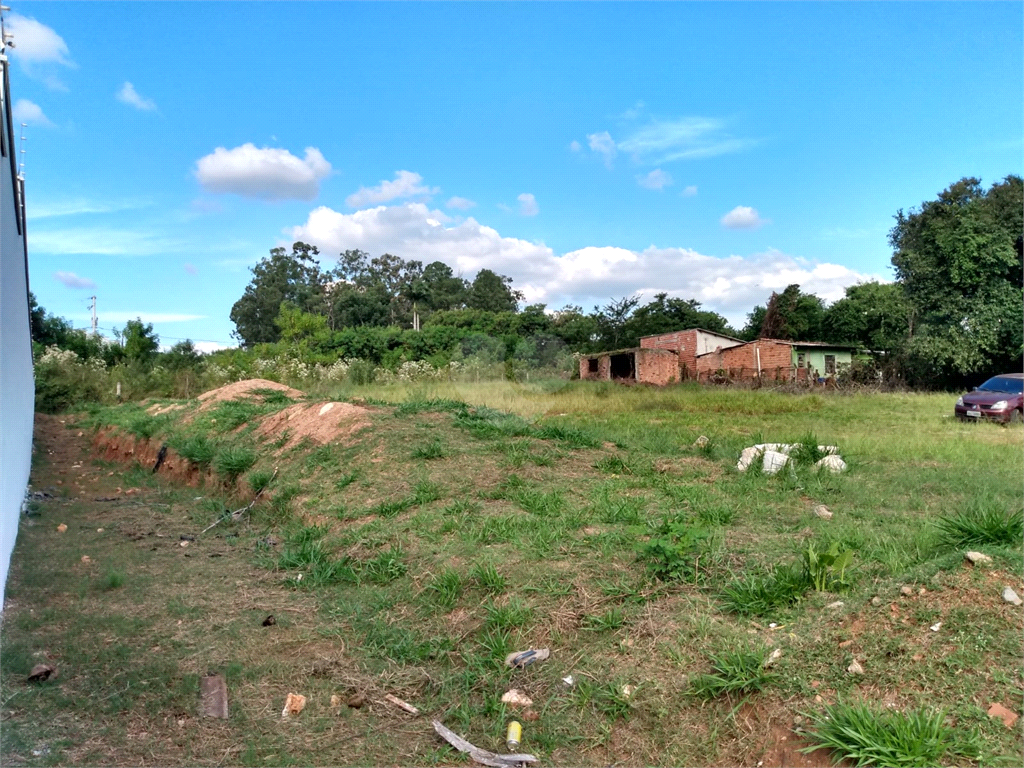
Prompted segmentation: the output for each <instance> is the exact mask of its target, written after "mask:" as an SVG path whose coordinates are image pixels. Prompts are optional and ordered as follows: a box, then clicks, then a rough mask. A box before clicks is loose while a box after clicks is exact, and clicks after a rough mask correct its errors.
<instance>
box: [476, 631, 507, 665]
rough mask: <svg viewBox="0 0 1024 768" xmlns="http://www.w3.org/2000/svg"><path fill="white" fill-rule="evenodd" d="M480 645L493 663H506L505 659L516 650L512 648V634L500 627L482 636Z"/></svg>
mask: <svg viewBox="0 0 1024 768" xmlns="http://www.w3.org/2000/svg"><path fill="white" fill-rule="evenodd" d="M479 643H480V646H481V648H483V649H484V651H485V652H486V654H487V656H488V658H489V659H490V660H491V661H498V662H504V661H505V657H506V656H508V655H509V654H510V653H512V651H514V650H516V649H515V648H513V647H512V633H511V632H508V631H507V630H503V629H500V628H498V627H492V628H490V629H489V630H487V631H486V632H485V633H484V634H483V635H481V637H480V639H479Z"/></svg>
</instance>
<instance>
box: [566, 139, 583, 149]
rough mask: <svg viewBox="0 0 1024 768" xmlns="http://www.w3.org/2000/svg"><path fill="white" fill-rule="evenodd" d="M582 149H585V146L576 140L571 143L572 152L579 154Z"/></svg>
mask: <svg viewBox="0 0 1024 768" xmlns="http://www.w3.org/2000/svg"><path fill="white" fill-rule="evenodd" d="M581 149H583V146H582V145H581V144H580V143H579V142H578V141H576V139H573V140H572V141H571V142H569V151H570V152H579V151H580V150H581Z"/></svg>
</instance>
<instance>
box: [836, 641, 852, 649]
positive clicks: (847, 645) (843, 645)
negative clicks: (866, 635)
mask: <svg viewBox="0 0 1024 768" xmlns="http://www.w3.org/2000/svg"><path fill="white" fill-rule="evenodd" d="M851 645H853V640H843V642H841V643H840V644H839V647H840V648H849V647H850V646H851Z"/></svg>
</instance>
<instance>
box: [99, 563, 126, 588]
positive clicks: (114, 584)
mask: <svg viewBox="0 0 1024 768" xmlns="http://www.w3.org/2000/svg"><path fill="white" fill-rule="evenodd" d="M124 582H125V575H124V572H123V571H118V570H116V569H113V568H111V569H110V570H109V571H107V573H106V575H105V576H104V577H103V582H102V587H103V589H105V590H108V591H109V590H112V589H119V588H120V587H123V586H124Z"/></svg>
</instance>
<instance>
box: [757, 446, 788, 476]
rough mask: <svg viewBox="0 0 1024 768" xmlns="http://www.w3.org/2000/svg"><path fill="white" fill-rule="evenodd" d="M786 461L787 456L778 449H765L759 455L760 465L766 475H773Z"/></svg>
mask: <svg viewBox="0 0 1024 768" xmlns="http://www.w3.org/2000/svg"><path fill="white" fill-rule="evenodd" d="M788 463H789V456H787V455H786V454H784V453H780V452H779V451H765V452H764V455H763V456H762V457H761V467H762V469H763V470H764V473H765V474H766V475H774V474H775V473H777V472H778V471H779V470H780V469H782V468H783V467H784V466H786V464H788Z"/></svg>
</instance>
